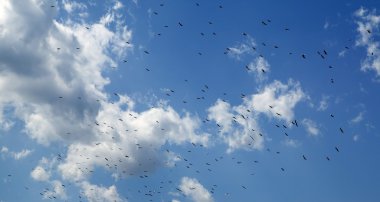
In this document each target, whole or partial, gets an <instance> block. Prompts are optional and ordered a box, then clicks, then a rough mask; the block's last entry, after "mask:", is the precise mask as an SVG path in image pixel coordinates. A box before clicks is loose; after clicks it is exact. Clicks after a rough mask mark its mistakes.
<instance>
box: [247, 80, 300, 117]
mask: <svg viewBox="0 0 380 202" xmlns="http://www.w3.org/2000/svg"><path fill="white" fill-rule="evenodd" d="M305 97H306V95H305V93H304V92H303V91H302V88H301V85H300V84H299V83H298V82H296V81H293V80H291V79H290V80H289V81H288V83H287V84H284V83H282V82H280V81H277V80H276V81H274V82H272V83H271V84H269V85H267V86H265V87H264V88H263V89H261V90H260V91H259V92H258V93H257V94H253V95H252V96H251V99H250V105H251V106H253V108H254V110H255V111H257V112H260V113H264V114H265V115H267V116H268V117H274V118H277V119H281V120H284V121H288V122H290V121H291V120H293V119H294V107H295V106H296V104H297V103H298V102H300V101H301V100H303V99H305Z"/></svg>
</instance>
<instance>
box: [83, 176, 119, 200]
mask: <svg viewBox="0 0 380 202" xmlns="http://www.w3.org/2000/svg"><path fill="white" fill-rule="evenodd" d="M81 187H82V189H83V192H84V195H85V196H86V198H87V200H88V201H89V202H96V201H104V202H123V201H126V200H124V199H122V198H121V197H120V195H119V193H118V192H117V189H116V186H115V185H112V186H110V187H108V188H107V187H103V186H98V185H94V184H90V183H89V182H87V181H85V182H83V183H82V184H81Z"/></svg>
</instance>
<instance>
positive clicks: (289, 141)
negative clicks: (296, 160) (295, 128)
mask: <svg viewBox="0 0 380 202" xmlns="http://www.w3.org/2000/svg"><path fill="white" fill-rule="evenodd" d="M283 144H284V145H285V146H288V147H293V148H297V147H299V146H300V145H301V143H300V142H299V141H298V140H296V139H291V138H288V139H285V140H284V142H283Z"/></svg>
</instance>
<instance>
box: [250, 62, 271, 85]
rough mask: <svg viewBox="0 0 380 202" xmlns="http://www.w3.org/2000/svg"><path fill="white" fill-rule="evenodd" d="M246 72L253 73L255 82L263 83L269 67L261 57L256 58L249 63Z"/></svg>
mask: <svg viewBox="0 0 380 202" xmlns="http://www.w3.org/2000/svg"><path fill="white" fill-rule="evenodd" d="M248 69H249V70H248V72H252V73H255V76H256V80H257V81H263V80H265V79H266V78H267V74H268V73H269V71H270V65H269V63H268V61H266V60H265V59H264V58H263V57H256V59H255V60H254V61H252V62H251V63H249V65H248Z"/></svg>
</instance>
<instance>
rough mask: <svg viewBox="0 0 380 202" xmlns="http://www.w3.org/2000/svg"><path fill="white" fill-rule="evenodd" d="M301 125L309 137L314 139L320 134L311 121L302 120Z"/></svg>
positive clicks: (316, 126)
mask: <svg viewBox="0 0 380 202" xmlns="http://www.w3.org/2000/svg"><path fill="white" fill-rule="evenodd" d="M302 123H303V125H304V126H305V127H306V128H305V129H306V131H307V133H308V134H309V135H311V136H314V137H316V136H318V135H319V134H320V131H319V128H318V125H317V124H316V123H315V122H314V121H313V120H310V119H303V120H302Z"/></svg>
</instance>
